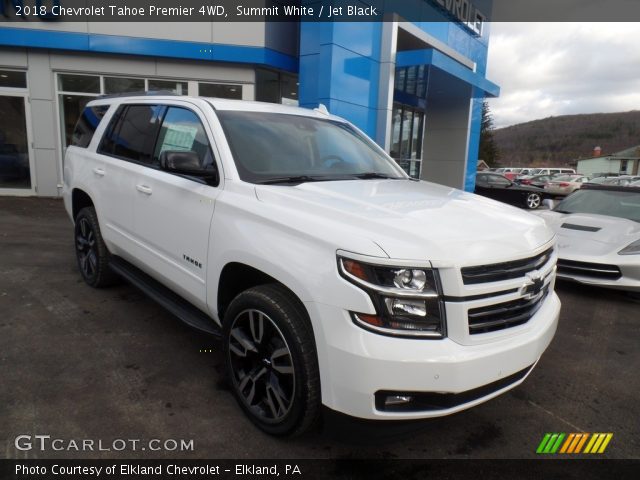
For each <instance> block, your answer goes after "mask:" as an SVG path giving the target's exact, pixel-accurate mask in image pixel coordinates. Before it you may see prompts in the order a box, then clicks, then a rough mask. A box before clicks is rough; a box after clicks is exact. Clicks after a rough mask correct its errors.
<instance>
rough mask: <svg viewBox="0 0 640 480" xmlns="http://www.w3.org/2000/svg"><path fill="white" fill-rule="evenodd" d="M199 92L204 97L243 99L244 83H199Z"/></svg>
mask: <svg viewBox="0 0 640 480" xmlns="http://www.w3.org/2000/svg"><path fill="white" fill-rule="evenodd" d="M198 94H199V95H200V96H202V97H217V98H231V99H235V100H241V99H242V85H225V84H221V83H199V84H198Z"/></svg>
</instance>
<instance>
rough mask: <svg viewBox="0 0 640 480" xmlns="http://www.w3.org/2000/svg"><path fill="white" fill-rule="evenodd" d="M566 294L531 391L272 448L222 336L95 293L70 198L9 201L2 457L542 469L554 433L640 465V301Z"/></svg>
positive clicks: (570, 289)
mask: <svg viewBox="0 0 640 480" xmlns="http://www.w3.org/2000/svg"><path fill="white" fill-rule="evenodd" d="M557 291H558V294H559V295H560V298H561V300H562V304H563V307H562V316H561V321H560V326H559V330H558V333H557V335H556V337H555V339H554V341H553V343H552V344H551V346H550V347H549V349H548V350H547V352H546V354H545V355H544V356H543V358H542V359H541V361H540V362H539V364H538V366H537V368H536V369H535V370H534V372H533V373H532V374H531V376H530V377H529V378H528V380H527V381H526V382H525V383H524V384H523V385H521V386H520V387H518V388H517V389H515V390H512V391H511V392H509V393H507V394H505V395H503V396H501V397H499V398H497V399H494V400H492V401H490V402H488V403H485V404H483V405H481V406H479V407H476V408H474V409H471V410H468V411H466V412H463V413H460V414H457V415H454V416H450V417H444V418H440V419H436V420H430V421H422V422H417V423H411V424H402V425H387V424H380V423H376V424H374V425H370V424H368V423H361V422H355V421H352V420H348V419H344V418H340V417H337V416H334V415H327V418H326V421H325V422H324V425H323V427H322V428H321V429H319V430H318V431H317V432H314V433H313V434H309V435H306V436H304V437H302V438H297V439H291V440H281V439H274V438H271V437H268V436H267V435H265V434H262V433H261V432H260V431H258V430H257V429H255V428H254V427H253V426H252V424H251V423H250V422H249V421H248V420H247V419H246V418H245V417H244V416H243V414H242V413H241V411H240V409H239V408H238V407H237V406H236V404H235V401H234V399H233V398H232V395H231V394H230V392H229V391H228V389H227V387H226V384H225V381H224V377H223V374H222V359H221V356H220V355H219V354H218V353H217V345H216V344H215V343H213V342H212V340H211V339H210V338H209V337H207V336H205V335H203V334H200V333H197V332H195V331H193V330H191V329H189V328H188V327H186V326H184V325H183V324H181V323H180V322H179V321H178V320H176V319H175V318H174V317H172V316H171V315H170V314H169V313H167V312H166V311H165V310H163V309H162V308H161V307H159V306H158V305H156V304H155V303H153V302H152V301H150V300H148V299H147V298H146V297H145V296H144V295H143V294H142V293H140V292H139V291H138V290H136V289H135V288H134V287H132V286H130V285H128V284H122V285H119V286H116V287H113V288H109V289H105V290H93V289H91V288H89V287H87V286H86V285H85V284H84V283H83V282H82V281H81V279H80V275H79V273H78V272H77V269H76V263H75V258H74V247H73V243H72V226H71V222H70V221H69V219H68V218H67V216H66V213H65V212H64V208H63V205H62V202H61V201H60V200H52V199H35V198H28V199H16V198H6V197H5V198H2V197H0V455H2V456H3V457H4V458H37V457H42V458H117V457H129V458H131V457H133V458H145V457H149V456H150V454H149V452H146V451H131V450H126V451H123V452H113V451H111V452H96V451H93V452H91V451H89V452H81V453H78V452H75V451H60V452H54V451H47V452H39V451H35V450H31V451H19V450H17V449H16V448H15V446H14V440H15V438H16V436H18V435H21V434H28V435H36V434H46V435H51V436H52V437H56V438H62V439H96V440H97V439H103V440H104V441H106V442H110V441H111V440H112V439H116V438H120V439H151V438H157V439H193V440H194V449H193V451H186V452H180V451H172V452H155V453H154V454H153V455H151V456H152V457H154V458H159V457H175V458H200V457H206V458H533V457H536V454H535V449H536V447H537V445H538V443H539V442H540V440H541V439H542V436H543V435H544V433H545V432H567V433H569V432H612V433H613V434H614V436H613V440H612V441H611V443H610V444H609V447H608V448H607V451H606V454H605V455H606V457H607V458H640V424H639V423H638V418H640V402H639V397H640V395H639V392H640V375H639V374H638V372H640V328H639V327H640V304H638V303H636V302H634V301H632V300H631V299H629V298H627V297H626V296H625V295H624V294H622V293H618V292H612V291H603V290H596V289H591V288H585V287H580V286H576V285H567V284H560V285H558V287H557ZM210 349H211V350H213V351H212V352H208V351H207V352H204V350H210Z"/></svg>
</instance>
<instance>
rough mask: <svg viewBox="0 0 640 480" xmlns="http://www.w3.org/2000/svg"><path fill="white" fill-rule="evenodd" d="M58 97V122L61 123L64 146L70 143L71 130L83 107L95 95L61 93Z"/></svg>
mask: <svg viewBox="0 0 640 480" xmlns="http://www.w3.org/2000/svg"><path fill="white" fill-rule="evenodd" d="M58 98H59V101H60V123H61V124H62V133H63V142H64V144H63V147H66V146H67V145H71V138H72V136H73V130H74V128H75V126H76V122H77V121H78V118H80V114H81V113H82V111H83V110H84V107H85V106H86V105H87V103H89V102H90V101H91V100H93V99H95V97H89V96H84V95H69V94H66V93H63V94H60V95H59V97H58Z"/></svg>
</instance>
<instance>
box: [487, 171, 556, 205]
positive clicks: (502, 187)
mask: <svg viewBox="0 0 640 480" xmlns="http://www.w3.org/2000/svg"><path fill="white" fill-rule="evenodd" d="M475 193H477V194H478V195H482V196H484V197H489V198H493V199H494V200H500V201H501V202H504V203H510V204H512V205H517V206H519V207H525V208H528V209H530V210H535V209H536V208H538V207H539V206H540V205H541V204H542V200H543V199H544V198H545V193H544V192H543V191H541V190H540V189H539V188H536V187H531V186H526V185H517V184H516V183H514V182H512V181H511V180H509V179H508V178H505V177H504V176H503V175H500V174H498V173H486V172H481V173H478V174H476V188H475Z"/></svg>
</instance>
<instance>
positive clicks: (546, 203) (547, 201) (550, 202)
mask: <svg viewBox="0 0 640 480" xmlns="http://www.w3.org/2000/svg"><path fill="white" fill-rule="evenodd" d="M542 204H543V205H544V206H545V207H547V208H548V209H549V210H553V209H554V208H556V205H558V202H556V201H555V200H551V199H550V198H545V199H544V200H543V201H542Z"/></svg>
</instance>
